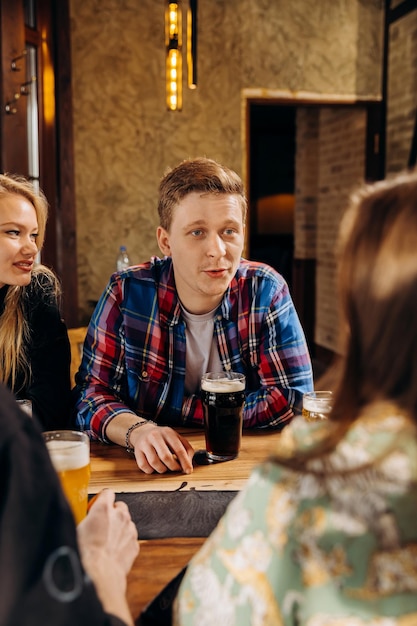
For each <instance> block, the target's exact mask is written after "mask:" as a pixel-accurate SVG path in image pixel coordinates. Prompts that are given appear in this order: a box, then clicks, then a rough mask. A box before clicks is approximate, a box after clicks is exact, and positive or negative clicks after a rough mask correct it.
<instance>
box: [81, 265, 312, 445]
mask: <svg viewBox="0 0 417 626" xmlns="http://www.w3.org/2000/svg"><path fill="white" fill-rule="evenodd" d="M214 333H215V336H216V338H217V346H218V350H219V356H220V360H221V362H222V364H223V368H224V370H225V371H228V370H233V371H237V372H242V373H244V374H245V375H246V400H245V405H244V410H243V426H244V428H253V427H270V428H276V429H281V428H282V427H283V426H285V425H286V424H287V423H288V422H289V421H290V420H291V419H292V417H293V415H294V412H293V411H294V410H295V409H300V406H301V400H302V395H303V393H305V392H306V391H311V390H312V389H313V379H312V369H311V362H310V357H309V353H308V349H307V345H306V342H305V338H304V333H303V330H302V328H301V325H300V322H299V319H298V316H297V313H296V311H295V308H294V305H293V302H292V299H291V296H290V294H289V291H288V287H287V284H286V282H285V281H284V279H283V278H282V276H281V275H280V274H278V273H277V272H276V271H275V270H273V269H272V268H271V267H269V266H267V265H264V264H262V263H255V262H250V261H246V260H243V259H242V260H241V262H240V265H239V267H238V270H237V272H236V275H235V277H234V278H233V280H232V282H231V284H230V286H229V288H228V289H227V291H226V293H225V294H224V297H223V299H222V301H221V303H220V304H219V307H218V309H217V311H216V314H215V316H214ZM185 341H186V340H185V323H184V320H183V318H182V315H181V307H180V303H179V300H178V296H177V292H176V289H175V279H174V272H173V267H172V262H171V259H170V258H164V259H159V258H157V257H154V258H153V259H152V260H151V261H150V262H148V263H144V264H142V265H137V266H134V267H131V268H129V269H127V270H124V271H122V272H120V273H116V274H113V276H112V277H111V279H110V281H109V283H108V285H107V288H106V289H105V291H104V293H103V294H102V296H101V298H100V300H99V302H98V304H97V306H96V309H95V311H94V313H93V316H92V318H91V322H90V324H89V327H88V332H87V337H86V341H85V344H84V352H83V359H82V363H81V366H80V370H79V372H78V374H77V378H76V380H77V387H76V390H75V393H76V397H77V411H78V413H77V424H78V426H79V427H80V428H82V429H83V430H87V431H89V432H90V435H92V436H93V437H98V438H99V439H102V440H103V441H107V439H106V427H107V425H108V424H109V422H110V421H111V420H112V419H113V418H114V417H115V416H116V415H117V414H119V413H124V412H126V411H129V412H132V413H134V414H136V415H139V416H141V417H144V418H146V419H152V420H154V421H156V422H157V423H159V424H166V425H171V426H175V425H178V426H179V425H195V424H198V425H202V423H203V408H202V403H201V399H200V397H199V395H188V396H187V395H186V394H185V390H184V381H185Z"/></svg>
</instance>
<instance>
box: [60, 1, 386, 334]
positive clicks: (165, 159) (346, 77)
mask: <svg viewBox="0 0 417 626" xmlns="http://www.w3.org/2000/svg"><path fill="white" fill-rule="evenodd" d="M186 4H187V3H186V2H184V6H186ZM382 4H383V2H382V0H325V1H323V2H317V0H297V2H288V1H287V0H257V1H256V2H253V1H252V0H210V1H206V0H200V2H199V16H198V17H199V30H198V88H197V89H196V90H195V91H191V90H188V89H187V88H186V86H185V83H184V104H183V111H182V112H181V113H169V112H168V111H166V109H165V76H164V69H165V51H164V9H165V2H164V1H163V0H159V1H156V0H141V2H138V1H137V0H88V1H87V2H86V1H85V0H71V3H70V9H71V48H72V61H73V68H72V69H73V74H72V80H73V85H72V87H73V105H74V138H75V176H76V204H77V207H76V208H77V247H78V255H79V256H78V277H79V300H80V307H81V311H80V322H81V321H82V322H84V321H88V318H89V316H90V314H91V306H90V304H89V301H90V300H96V299H97V298H98V297H99V295H100V293H101V291H102V289H103V288H104V286H105V284H106V282H107V280H108V278H109V276H110V274H111V272H112V271H113V270H114V267H115V257H116V254H117V249H118V246H119V245H120V244H122V243H123V244H125V245H127V247H128V250H129V253H130V255H131V260H132V261H133V262H140V261H144V260H147V259H148V258H149V257H150V256H151V255H152V254H156V253H158V250H157V246H156V243H155V229H156V227H157V224H158V220H157V215H156V202H157V187H158V183H159V180H160V178H161V176H162V175H163V173H164V172H165V171H166V169H167V168H168V167H172V166H174V165H176V164H177V163H178V162H179V161H180V160H182V159H184V158H186V157H193V156H197V155H206V156H209V157H213V158H215V159H218V160H220V161H222V162H224V163H226V164H227V165H229V166H230V167H232V168H234V169H235V170H237V171H238V172H239V173H240V174H242V163H243V154H244V150H245V146H244V145H243V143H242V137H243V133H242V119H241V97H242V96H241V94H242V90H243V89H245V88H265V89H289V90H292V91H294V92H297V91H308V92H316V93H335V94H358V95H362V96H367V95H370V96H375V95H378V94H379V93H380V82H381V81H380V68H381V33H382Z"/></svg>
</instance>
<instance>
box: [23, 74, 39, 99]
mask: <svg viewBox="0 0 417 626" xmlns="http://www.w3.org/2000/svg"><path fill="white" fill-rule="evenodd" d="M34 82H36V76H32V78H31V79H30V80H27V81H26V82H25V83H22V84H21V85H20V95H21V96H28V95H29V94H30V87H31V85H33V83H34Z"/></svg>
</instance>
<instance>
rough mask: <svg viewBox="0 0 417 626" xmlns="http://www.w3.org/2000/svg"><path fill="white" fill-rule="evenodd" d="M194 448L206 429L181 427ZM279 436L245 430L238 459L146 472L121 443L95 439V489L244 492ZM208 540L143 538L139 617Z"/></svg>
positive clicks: (135, 603) (136, 579) (132, 586)
mask: <svg viewBox="0 0 417 626" xmlns="http://www.w3.org/2000/svg"><path fill="white" fill-rule="evenodd" d="M177 430H178V432H180V433H181V434H182V435H184V436H185V437H186V438H187V439H188V441H189V442H190V443H191V445H192V446H193V448H194V450H196V451H197V450H201V449H204V447H205V439H204V432H203V431H202V430H195V429H177ZM277 437H279V434H278V433H276V432H268V431H257V432H253V431H249V432H247V433H246V432H245V434H244V435H243V438H242V446H241V451H240V454H239V456H238V458H237V459H234V460H233V461H228V462H226V463H215V464H210V465H195V466H194V472H193V473H192V474H188V475H185V474H181V473H167V474H151V475H148V474H144V473H142V472H141V471H140V470H139V468H138V467H137V465H136V461H135V458H134V456H133V455H130V454H128V453H127V452H126V450H125V449H124V448H122V447H120V446H116V445H106V444H102V443H98V442H92V443H91V480H90V486H89V492H90V493H98V492H99V491H100V490H101V489H103V488H104V487H108V488H111V489H113V490H114V491H115V492H116V493H139V492H143V491H176V490H178V489H179V488H181V489H183V490H184V489H185V490H187V489H196V490H209V491H213V490H219V491H228V490H230V491H239V490H240V489H241V488H242V486H243V485H244V483H245V482H246V480H247V478H248V476H249V473H250V471H251V469H252V468H253V467H254V466H255V465H256V464H258V463H259V462H261V461H262V460H264V459H265V457H266V456H268V454H269V453H270V452H272V451H273V449H274V445H275V443H276V441H277ZM203 542H204V538H202V537H191V538H190V537H186V538H185V537H173V538H170V539H152V540H146V541H144V540H140V553H139V556H138V558H137V559H136V561H135V563H134V565H133V568H132V571H131V573H130V575H129V579H128V600H129V606H130V608H131V611H132V614H133V616H134V617H135V618H136V617H137V616H138V615H139V613H140V612H141V611H142V609H143V608H144V606H145V605H146V604H147V603H148V602H149V601H150V600H151V599H152V598H154V597H155V596H156V595H157V594H158V592H159V591H160V590H161V589H162V588H163V587H164V586H165V585H166V584H167V583H168V582H169V581H170V580H171V579H172V578H174V576H175V575H176V574H177V573H178V572H179V571H180V570H181V569H182V568H183V567H184V566H185V565H186V564H187V563H188V561H189V560H190V558H191V557H192V556H193V555H194V554H195V552H196V551H197V550H198V548H199V547H200V546H201V545H202V543H203Z"/></svg>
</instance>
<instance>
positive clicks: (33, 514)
mask: <svg viewBox="0 0 417 626" xmlns="http://www.w3.org/2000/svg"><path fill="white" fill-rule="evenodd" d="M0 581H1V589H0V624H1V626H123V624H124V622H121V621H120V620H119V619H118V618H116V617H113V616H110V615H107V614H105V613H104V611H103V608H102V606H101V604H100V601H99V599H98V597H97V594H96V592H95V588H94V586H93V584H92V583H91V581H90V579H89V578H88V576H87V575H86V573H85V571H84V570H83V568H82V565H81V561H80V557H79V553H78V547H77V540H76V530H75V524H74V520H73V517H72V514H71V511H70V509H69V505H68V504H67V501H66V499H65V497H64V495H63V493H62V491H61V487H60V484H59V480H58V477H57V475H56V473H55V471H54V469H53V467H52V464H51V462H50V459H49V455H48V451H47V449H46V447H45V445H44V442H43V438H42V434H41V432H40V430H39V428H38V426H37V424H36V422H35V421H34V420H32V419H31V418H30V417H28V416H27V415H25V414H24V413H23V412H22V411H20V409H19V408H18V406H17V404H16V402H15V401H14V398H13V396H12V395H11V393H10V391H8V390H7V389H6V387H4V386H3V385H0Z"/></svg>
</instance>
